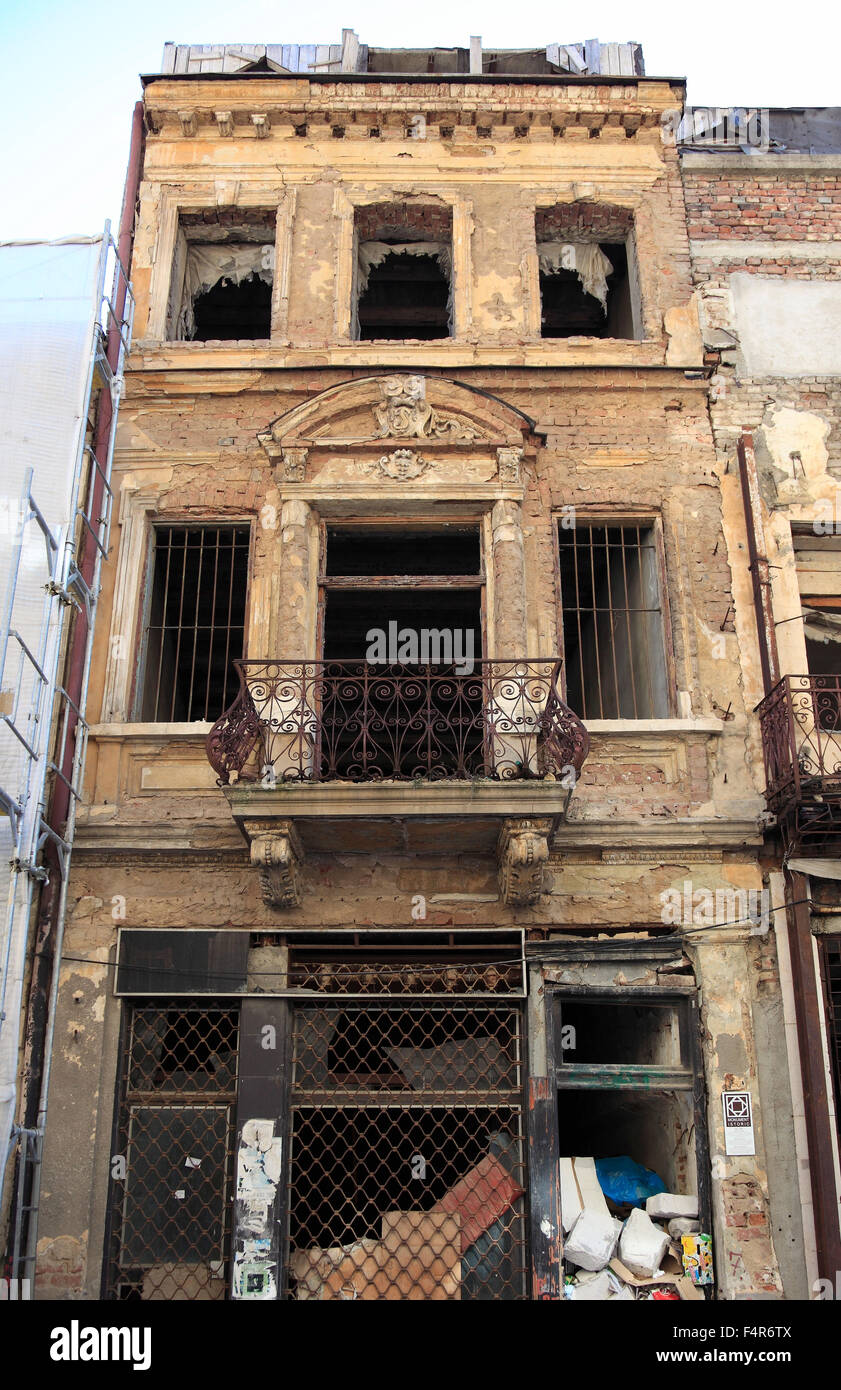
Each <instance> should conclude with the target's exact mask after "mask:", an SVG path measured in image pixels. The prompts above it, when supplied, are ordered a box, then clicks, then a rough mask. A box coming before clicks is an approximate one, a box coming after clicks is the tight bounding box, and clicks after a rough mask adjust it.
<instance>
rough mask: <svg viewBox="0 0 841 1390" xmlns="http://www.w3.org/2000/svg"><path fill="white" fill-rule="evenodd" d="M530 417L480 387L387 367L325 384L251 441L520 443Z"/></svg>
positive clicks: (305, 445)
mask: <svg viewBox="0 0 841 1390" xmlns="http://www.w3.org/2000/svg"><path fill="white" fill-rule="evenodd" d="M533 426H534V422H533V421H532V420H531V419H530V418H529V417H528V416H527V415H524V414H523V412H522V411H521V410H517V409H516V408H515V407H514V406H510V405H508V404H506V402H505V401H501V400H500V399H499V397H497V396H492V395H490V394H488V393H486V392H484V391H477V390H475V389H474V388H471V387H469V386H464V385H462V384H461V383H460V382H457V381H449V380H448V379H446V378H444V377H426V376H422V375H419V374H417V373H409V372H390V373H383V374H381V375H378V376H370V377H357V378H356V379H354V380H353V381H347V382H343V383H342V384H341V385H340V386H331V387H330V388H329V389H328V390H327V391H322V392H321V393H320V394H319V395H317V396H315V397H314V398H313V399H312V400H310V401H307V402H306V403H305V404H304V405H299V406H296V407H295V408H294V410H290V411H287V412H286V414H285V415H280V416H278V418H277V419H276V420H273V421H272V422H271V424H270V425H269V427H268V428H267V429H266V430H265V431H264V432H263V433H261V434H260V435H258V438H259V440H260V443H261V444H262V445H263V447H264V448H265V449H266V452H267V453H268V454H269V455H270V457H274V456H276V455H277V454H278V453H279V452H280V451H281V450H288V449H290V448H291V449H296V448H297V449H307V450H311V449H317V448H319V447H324V448H335V447H336V446H343V447H344V448H348V447H352V446H353V445H359V446H369V447H370V445H371V444H376V443H379V441H381V440H388V441H392V440H396V441H411V440H414V441H423V445H424V448H425V449H431V448H435V447H436V446H437V447H447V446H449V447H453V446H455V447H459V446H466V445H472V446H474V447H475V446H476V445H486V446H488V447H489V448H498V447H500V446H516V447H519V448H522V447H523V443H524V440H525V439H526V438H528V436H529V435H530V434H531V431H532V429H533Z"/></svg>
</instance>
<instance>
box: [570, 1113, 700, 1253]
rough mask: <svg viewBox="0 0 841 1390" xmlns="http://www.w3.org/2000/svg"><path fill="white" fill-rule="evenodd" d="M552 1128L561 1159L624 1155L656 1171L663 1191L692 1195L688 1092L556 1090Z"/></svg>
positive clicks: (618, 1207)
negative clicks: (555, 1128)
mask: <svg viewBox="0 0 841 1390" xmlns="http://www.w3.org/2000/svg"><path fill="white" fill-rule="evenodd" d="M558 1126H559V1138H560V1146H561V1154H562V1155H563V1156H566V1157H574V1156H575V1155H577V1154H586V1155H587V1156H589V1157H592V1158H597V1159H599V1158H620V1157H622V1156H624V1155H625V1154H627V1155H628V1156H629V1157H630V1158H632V1159H633V1160H634V1162H635V1163H641V1164H642V1166H643V1167H644V1168H649V1169H650V1170H651V1171H652V1172H654V1173H656V1174H657V1176H658V1177H659V1178H661V1179H662V1181H663V1183H664V1184H665V1189H666V1191H667V1192H677V1193H681V1194H683V1195H685V1196H695V1195H696V1193H697V1191H698V1178H697V1167H696V1156H695V1107H694V1104H693V1100H692V1092H691V1090H674V1091H666V1090H649V1089H648V1087H645V1088H639V1089H637V1090H634V1089H625V1088H621V1089H617V1090H615V1091H610V1090H607V1089H605V1090H600V1089H586V1088H582V1089H581V1090H575V1089H562V1090H561V1091H560V1092H559V1095H558ZM613 1206H614V1212H615V1214H616V1215H620V1216H627V1215H628V1210H627V1209H624V1204H621V1203H614V1204H613ZM705 1229H706V1228H705Z"/></svg>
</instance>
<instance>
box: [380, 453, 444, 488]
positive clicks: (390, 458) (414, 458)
mask: <svg viewBox="0 0 841 1390" xmlns="http://www.w3.org/2000/svg"><path fill="white" fill-rule="evenodd" d="M370 466H371V468H376V469H378V470H379V472H380V473H381V474H382V475H383V477H384V478H393V479H394V480H395V481H403V480H405V479H407V478H419V477H420V475H421V473H425V472H426V470H427V468H433V467H434V466H435V465H434V464H433V463H432V460H431V459H426V458H424V457H423V456H422V455H421V454H417V453H415V450H414V449H394V450H393V451H392V452H391V453H390V454H383V456H382V458H378V459H377V461H376V462H375V463H373V464H371V465H370Z"/></svg>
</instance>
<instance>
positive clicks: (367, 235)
mask: <svg viewBox="0 0 841 1390" xmlns="http://www.w3.org/2000/svg"><path fill="white" fill-rule="evenodd" d="M355 225H356V232H357V235H358V237H359V239H360V241H385V240H387V239H388V238H393V237H403V236H405V235H406V234H407V233H408V234H410V235H409V238H408V239H410V240H411V239H413V238H414V237H416V236H421V237H423V238H424V239H425V240H427V241H449V240H450V239H451V237H452V235H453V213H452V208H449V207H447V206H446V205H445V204H443V203H427V202H416V201H415V200H413V199H409V198H406V199H401V200H400V201H399V202H397V201H395V202H393V203H368V204H366V205H365V206H364V207H359V208H357V209H356V217H355Z"/></svg>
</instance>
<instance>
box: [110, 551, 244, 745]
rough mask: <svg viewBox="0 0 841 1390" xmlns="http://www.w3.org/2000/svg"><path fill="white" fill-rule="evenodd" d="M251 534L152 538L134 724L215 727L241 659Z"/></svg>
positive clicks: (229, 698) (234, 685) (229, 697)
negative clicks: (206, 723) (236, 663)
mask: <svg viewBox="0 0 841 1390" xmlns="http://www.w3.org/2000/svg"><path fill="white" fill-rule="evenodd" d="M250 535H251V532H250V527H249V526H248V525H247V524H239V525H203V526H156V527H155V528H154V532H153V544H152V555H151V559H150V582H149V588H148V596H147V604H146V613H145V620H144V625H143V643H142V651H141V670H140V681H139V687H140V697H139V700H138V714H137V717H138V718H139V719H141V720H146V721H150V722H153V723H189V722H192V721H193V720H199V719H200V720H214V719H218V718H219V716H220V714H222V712H223V710H225V709H226V708H227V707H228V705H229V704H230V703H231V702H232V700H233V698H234V695H235V693H236V689H237V685H238V680H237V675H236V671H235V670H234V666H233V663H234V661H235V660H237V659H238V658H239V657H241V656H242V654H243V642H244V636H245V600H246V589H247V583H248V552H249V542H250Z"/></svg>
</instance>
